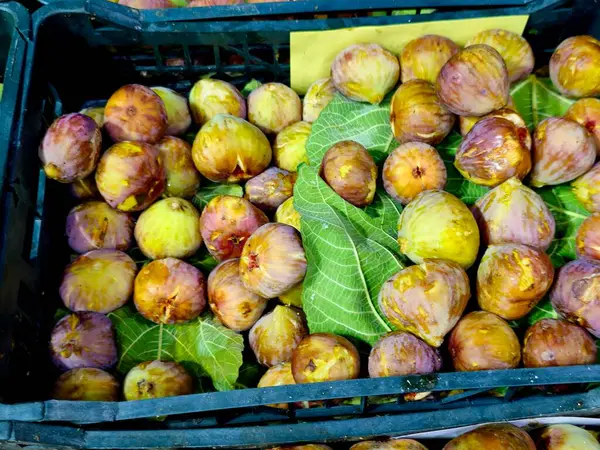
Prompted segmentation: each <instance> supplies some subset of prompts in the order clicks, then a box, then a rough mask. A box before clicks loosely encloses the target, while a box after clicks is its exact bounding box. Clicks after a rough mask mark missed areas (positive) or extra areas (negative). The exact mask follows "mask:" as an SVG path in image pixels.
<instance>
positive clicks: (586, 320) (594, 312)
mask: <svg viewBox="0 0 600 450" xmlns="http://www.w3.org/2000/svg"><path fill="white" fill-rule="evenodd" d="M550 301H551V302H552V306H553V307H554V309H555V310H556V311H557V312H558V313H559V314H560V315H561V316H563V317H564V318H565V319H567V320H568V321H569V322H573V323H576V324H579V325H581V326H582V327H584V328H585V329H586V330H588V331H589V332H590V333H592V334H593V335H594V336H596V337H597V338H600V261H595V260H592V259H577V260H575V261H570V262H568V263H567V264H565V265H564V266H563V267H561V268H560V269H559V271H558V276H557V278H556V282H555V283H554V286H553V287H552V290H551V291H550Z"/></svg>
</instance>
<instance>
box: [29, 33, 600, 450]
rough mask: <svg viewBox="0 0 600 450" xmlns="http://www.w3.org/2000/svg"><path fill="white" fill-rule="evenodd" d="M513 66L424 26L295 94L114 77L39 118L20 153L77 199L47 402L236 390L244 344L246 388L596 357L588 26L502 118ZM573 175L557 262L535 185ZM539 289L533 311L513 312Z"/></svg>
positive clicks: (514, 78)
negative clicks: (108, 88) (540, 86)
mask: <svg viewBox="0 0 600 450" xmlns="http://www.w3.org/2000/svg"><path fill="white" fill-rule="evenodd" d="M574 61H576V63H575V62H574ZM533 69H534V58H533V52H532V50H531V47H530V46H529V44H528V43H527V42H526V41H525V40H524V39H523V38H522V37H520V36H518V35H515V34H514V33H511V32H508V31H504V30H489V31H485V32H482V33H479V34H478V35H476V36H474V37H473V38H472V39H471V40H470V41H469V42H468V43H467V45H466V46H465V48H464V49H461V48H460V47H459V46H458V45H456V44H455V43H454V42H452V41H451V40H449V39H447V38H444V37H440V36H434V35H427V36H423V37H421V38H418V39H416V40H414V41H412V42H410V43H409V44H408V45H406V47H405V48H404V50H403V51H402V53H401V55H400V56H399V57H397V56H395V55H393V54H392V53H390V52H389V51H387V50H385V49H384V48H382V47H381V46H379V45H377V44H358V45H353V46H350V47H348V48H346V49H344V50H343V51H342V52H340V53H339V54H338V55H337V57H336V58H335V60H334V61H333V62H332V66H331V78H327V79H323V80H318V81H316V82H315V83H314V84H312V85H311V86H310V88H309V89H308V91H307V93H306V95H305V96H304V99H303V100H301V99H300V97H299V96H298V94H297V93H296V92H294V91H293V90H292V89H291V88H289V87H287V86H285V85H283V84H281V83H266V84H260V83H254V84H253V89H252V90H251V92H250V93H249V95H248V96H247V98H246V97H244V95H242V94H241V93H240V91H238V89H237V88H236V87H234V86H233V85H232V84H230V83H228V82H226V81H222V80H216V79H211V78H204V79H201V80H200V81H198V82H197V83H196V84H195V85H194V86H193V88H192V89H191V91H190V92H189V103H188V101H187V100H186V98H185V97H183V96H182V95H180V94H179V93H177V92H175V91H173V90H171V89H168V88H165V87H153V88H148V87H145V86H142V85H137V84H131V85H126V86H123V87H121V88H120V89H118V90H117V91H116V92H115V93H114V94H113V95H112V96H111V97H110V98H109V99H108V102H107V103H106V105H105V106H104V107H100V108H88V109H85V110H82V111H81V112H79V113H71V114H66V115H64V116H62V117H59V118H58V119H57V120H56V121H55V122H54V123H53V124H52V125H51V126H50V128H49V129H48V131H47V133H46V135H45V137H44V139H43V141H42V143H41V145H40V149H39V155H40V159H41V161H42V164H43V168H44V171H45V173H46V175H47V177H48V178H51V179H54V180H57V181H58V182H61V183H70V185H71V186H70V187H71V192H72V194H73V195H74V196H75V197H76V198H77V199H79V200H82V201H83V203H81V204H79V205H77V206H75V207H74V208H73V209H72V210H71V211H70V213H69V214H68V217H67V220H66V235H67V239H68V244H69V246H70V248H71V249H72V250H73V251H74V252H76V253H77V254H78V256H77V257H76V258H75V259H74V260H73V261H72V263H71V264H70V265H68V267H66V269H65V272H64V276H63V280H62V283H61V285H60V292H59V293H60V297H61V299H62V301H63V303H64V305H65V306H66V307H67V308H68V309H69V310H70V313H69V314H68V315H66V316H65V317H63V318H62V319H61V320H60V321H59V322H58V323H57V324H56V326H55V328H54V330H53V332H52V336H51V341H50V350H51V355H52V360H53V362H54V364H55V365H56V367H57V368H58V369H59V370H60V371H62V372H64V373H63V374H62V375H61V376H60V377H59V379H58V381H57V382H56V385H55V389H54V392H53V397H54V398H58V399H72V400H118V399H119V398H125V399H126V400H134V399H143V398H156V397H164V396H172V395H182V394H189V393H191V392H194V390H195V389H196V387H195V385H197V383H198V380H199V379H200V378H210V379H211V381H212V383H213V386H214V387H215V388H216V389H230V388H234V387H239V385H236V384H235V383H236V380H237V377H238V375H239V368H240V365H241V364H242V358H241V353H242V350H243V346H244V345H243V340H244V338H246V337H247V342H248V346H249V348H250V349H251V350H252V352H253V354H254V357H255V360H256V361H257V362H258V364H260V365H262V366H264V367H267V368H268V370H267V371H266V373H264V375H263V376H262V378H261V379H260V381H259V382H258V386H259V387H266V386H277V385H286V384H295V383H313V382H320V381H334V380H347V379H353V378H357V377H359V376H361V375H363V374H364V375H368V376H370V377H382V376H396V375H407V374H427V373H432V372H437V371H441V370H443V369H444V368H445V364H444V361H443V359H442V353H441V352H440V350H439V349H440V347H441V346H442V345H444V343H445V344H446V346H447V348H448V350H449V361H446V364H448V363H450V362H451V363H452V366H453V367H454V369H455V370H457V371H477V370H488V369H491V370H493V369H507V368H515V367H518V366H519V365H520V364H521V361H522V363H523V365H524V366H525V367H548V366H565V365H579V364H592V363H595V361H596V354H597V350H596V344H595V341H594V338H593V337H592V335H593V336H595V337H600V281H599V280H600V244H598V242H600V241H599V239H600V238H599V237H598V236H596V233H598V232H599V231H600V228H599V227H600V194H599V193H600V165H594V163H595V161H596V159H597V155H598V154H599V153H600V100H598V99H596V98H593V97H595V96H599V95H600V42H599V41H597V40H595V39H594V38H592V37H589V36H577V37H573V38H570V39H567V40H566V41H564V42H563V43H562V44H561V45H560V46H559V47H558V48H557V50H556V51H555V52H554V54H553V56H552V58H551V60H550V66H549V70H550V76H551V80H552V82H553V83H554V86H555V89H557V90H558V92H556V91H555V90H548V91H547V92H549V95H551V96H553V98H555V99H559V101H561V102H563V103H564V104H566V105H568V110H566V109H567V108H566V109H565V110H566V114H565V115H564V117H547V118H545V119H544V120H541V121H539V120H538V121H537V123H536V120H537V119H536V118H534V119H532V117H533V116H536V117H537V118H539V115H540V114H541V112H542V111H541V110H540V109H539V108H538V109H534V110H533V112H532V110H531V108H532V106H531V105H530V110H529V111H526V112H523V111H522V112H519V111H518V110H519V106H520V103H521V102H520V100H519V101H518V98H517V95H516V94H515V92H517V90H519V89H521V88H522V86H523V83H526V82H527V80H530V79H532V77H533V76H532V75H530V74H531V73H532V71H533ZM533 79H535V77H533ZM399 80H400V81H401V84H400V85H399V86H398V87H397V89H396V90H395V92H394V93H393V96H392V90H394V88H396V86H397V85H398V82H399ZM511 83H512V85H513V89H512V91H511ZM538 83H539V81H538ZM548 89H549V88H548ZM553 89H554V88H553ZM511 93H512V94H513V96H512V97H511ZM388 94H390V95H388ZM569 97H570V98H581V99H580V100H578V101H574V100H570V99H569ZM583 97H585V98H583ZM561 105H562V103H561ZM352 108H358V110H359V114H357V115H356V116H353V115H352V114H354V113H351V112H350V111H352ZM340 111H341V112H340ZM382 113H383V116H384V117H385V119H384V120H385V122H380V121H379V119H374V121H373V122H371V121H370V119H368V120H365V121H364V123H362V124H361V123H360V120H359V118H360V117H378V118H380V117H383V116H382ZM526 113H527V114H526ZM530 113H531V114H530ZM526 116H527V120H526ZM532 120H533V122H532ZM532 123H533V127H532ZM455 126H456V127H457V128H459V129H460V134H462V135H463V137H462V138H460V137H459V139H458V140H455V142H456V149H455V152H454V154H453V156H454V158H453V161H451V163H450V164H448V161H447V160H446V158H445V157H442V155H441V153H442V147H443V146H448V145H449V144H447V143H448V142H449V140H452V134H453V133H454V134H457V133H456V132H454V131H453V128H454V127H455ZM194 127H198V130H197V132H192V134H193V136H192V137H193V145H190V144H189V143H188V142H186V140H185V139H182V137H185V136H189V135H190V133H189V130H190V129H194ZM531 132H533V135H532V134H531ZM457 135H458V134H457ZM178 136H179V137H178ZM382 136H383V137H384V139H383V140H384V141H386V143H385V146H386V147H385V148H383V151H382V147H381V145H380V144H379V141H380V140H381V139H382ZM388 136H389V138H388ZM107 141H109V142H110V145H105V144H106V142H107ZM324 141H325V142H331V145H329V144H327V145H323V144H322V143H323V142H324ZM103 145H104V146H103ZM104 147H108V148H107V149H104ZM436 147H437V148H436ZM272 163H274V165H273V166H271V164H272ZM452 163H453V164H452ZM571 181H573V192H572V193H573V194H574V195H575V196H576V197H577V199H578V200H579V202H581V204H582V205H583V206H581V205H579V206H578V207H580V208H581V209H583V207H585V208H587V209H588V210H589V211H591V212H592V213H594V214H592V215H589V217H588V218H586V219H585V220H582V223H581V225H580V226H579V227H578V230H577V236H576V239H575V238H573V239H572V241H573V245H575V244H576V252H577V256H579V258H578V259H576V260H574V261H569V262H567V263H566V264H557V263H556V259H554V258H553V256H552V255H549V254H548V253H547V251H548V249H549V248H550V247H551V245H555V244H556V242H557V241H559V240H561V239H562V237H559V236H558V235H557V229H558V228H559V226H560V227H562V226H563V224H562V223H560V222H558V221H557V220H555V217H554V215H553V212H552V211H551V210H550V207H549V205H548V204H547V202H546V201H545V199H544V197H543V195H545V194H544V193H543V191H542V190H540V188H541V187H543V186H556V185H562V184H564V183H569V182H571ZM241 185H243V191H242V188H241ZM457 185H459V186H460V189H457V188H456V186H457ZM527 185H530V186H532V187H533V188H530V187H528V186H527ZM207 186H208V187H209V190H208V191H207V190H204V191H203V189H205V188H206V187H207ZM562 187H565V186H561V188H562ZM566 188H567V189H568V191H569V193H571V187H570V186H566ZM444 189H445V190H444ZM459 191H460V192H462V193H464V192H468V195H462V194H461V195H459ZM561 192H562V191H561ZM223 193H225V194H223ZM467 197H468V198H470V199H471V200H472V201H467ZM574 202H577V200H574ZM467 203H468V205H467ZM469 206H471V207H469ZM400 211H401V213H400ZM562 211H563V213H568V212H569V211H566V212H565V210H562ZM572 214H577V215H579V216H580V217H585V216H581V215H580V214H579V213H578V212H573V213H572ZM586 215H587V213H586ZM271 219H273V220H274V221H271ZM390 224H391V226H390ZM396 239H397V240H396ZM565 241H566V240H565ZM134 243H135V244H134ZM203 251H204V252H207V254H206V256H205V257H199V256H198V255H201V254H202V252H203ZM135 252H138V253H139V252H141V254H143V255H144V258H145V260H144V261H142V262H141V263H139V264H136V261H134V259H133V258H132V255H133V254H134V253H135ZM562 256H564V257H569V256H570V253H569V252H568V251H565V252H563V255H562ZM574 256H575V255H574V252H573V257H574ZM199 258H202V262H201V263H199V262H198V261H199ZM571 259H573V258H571ZM207 261H208V262H207ZM410 262H412V263H414V265H409V264H410ZM476 263H477V264H476ZM555 266H562V267H555ZM347 269H348V270H351V271H348V270H347ZM555 269H558V270H555ZM203 271H204V273H203ZM209 272H210V273H209ZM349 274H350V275H349ZM353 274H355V275H353ZM472 291H474V294H475V295H473V300H471V302H470V303H471V304H470V305H469V300H470V299H471V298H472V296H471V292H472ZM548 293H549V296H550V300H551V306H548V308H549V309H550V311H551V313H550V314H549V315H547V316H545V317H538V320H535V321H533V320H528V318H529V317H531V316H530V314H531V313H532V311H533V310H534V308H536V306H537V305H538V304H540V302H544V301H545V300H544V299H545V297H546V296H547V294H548ZM132 298H133V304H134V306H135V309H133V308H131V306H129V305H128V302H129V300H130V299H132ZM476 305H478V307H479V308H476ZM207 306H208V308H207ZM327 308H329V310H328V309H327ZM335 308H339V310H340V311H341V312H340V314H339V316H336V315H335V314H332V313H331V312H328V311H334V309H335ZM354 308H358V309H357V310H356V313H355V312H354V311H355V310H354ZM476 309H478V310H476ZM208 311H210V312H208ZM363 311H364V312H363ZM348 315H350V316H352V317H351V319H349V320H346V318H347V317H348ZM540 319H541V320H540ZM523 320H525V322H523ZM523 323H525V324H527V326H528V328H527V330H526V332H525V334H524V339H523V340H522V342H523V344H521V340H520V338H519V335H518V330H517V332H515V329H518V328H519V327H522V326H523ZM246 332H247V333H246ZM153 333H156V334H153ZM205 333H211V335H210V337H209V335H208V334H205ZM115 334H116V336H115ZM146 334H148V336H150V335H152V336H156V337H155V338H152V339H150V340H146V341H144V340H143V339H144V335H146ZM167 335H168V336H169V340H168V344H167V340H166V339H167ZM348 338H349V339H350V340H349V339H348ZM351 340H352V341H353V342H351ZM361 341H362V343H367V344H370V345H371V346H372V348H371V351H370V355H369V357H368V364H367V365H366V366H365V365H364V364H363V365H362V367H363V368H365V367H366V369H365V370H363V371H362V372H361V357H360V354H359V351H358V350H357V347H356V346H355V344H357V345H358V343H359V342H361ZM362 343H361V345H362ZM140 347H143V348H140ZM219 352H223V353H219ZM232 355H233V356H232ZM115 366H116V372H118V373H119V374H122V375H125V377H124V382H123V388H122V389H121V388H120V386H119V383H118V381H117V379H116V377H114V376H113V375H111V374H110V373H108V372H107V371H111V370H112V369H114V368H115ZM223 380H227V383H224V382H223ZM254 385H256V383H255V384H254ZM246 387H247V385H246ZM273 406H275V407H280V408H287V405H285V404H283V405H273ZM307 406H314V405H312V404H309V405H307ZM452 448H454V447H452ZM457 448H458V447H457Z"/></svg>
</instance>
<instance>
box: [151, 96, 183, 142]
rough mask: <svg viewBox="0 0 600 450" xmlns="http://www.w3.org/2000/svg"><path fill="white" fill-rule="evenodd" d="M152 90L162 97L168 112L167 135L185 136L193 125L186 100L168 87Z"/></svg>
mask: <svg viewBox="0 0 600 450" xmlns="http://www.w3.org/2000/svg"><path fill="white" fill-rule="evenodd" d="M151 89H152V91H154V93H156V94H157V95H158V96H159V97H160V99H161V100H162V101H163V103H164V105H165V109H166V110H167V130H166V131H165V134H166V135H168V136H180V135H182V134H184V133H185V132H186V131H187V130H188V128H189V127H190V125H191V124H192V116H191V115H190V109H189V108H188V102H187V100H186V98H185V97H184V96H183V95H181V94H179V93H177V92H175V91H174V90H173V89H169V88H166V87H161V86H156V87H153V88H151Z"/></svg>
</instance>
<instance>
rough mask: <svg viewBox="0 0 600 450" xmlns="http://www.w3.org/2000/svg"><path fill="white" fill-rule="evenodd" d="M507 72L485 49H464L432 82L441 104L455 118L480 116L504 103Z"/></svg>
mask: <svg viewBox="0 0 600 450" xmlns="http://www.w3.org/2000/svg"><path fill="white" fill-rule="evenodd" d="M508 88H509V81H508V71H507V69H506V64H505V63H504V60H503V59H502V56H500V54H499V53H498V52H497V51H496V50H494V49H493V48H492V47H490V46H489V45H484V44H479V45H472V46H470V47H467V48H465V49H464V50H462V51H461V52H459V53H457V54H456V55H454V56H452V57H451V58H450V59H449V60H448V62H447V63H446V64H444V67H442V70H441V71H440V74H439V76H438V78H437V81H436V90H437V93H438V96H439V98H440V100H441V101H442V103H443V104H444V105H446V107H447V108H448V109H449V110H450V111H452V112H453V113H454V114H458V115H459V116H483V115H485V114H489V113H491V112H492V111H495V110H497V109H500V108H503V107H504V106H505V105H506V103H507V102H508Z"/></svg>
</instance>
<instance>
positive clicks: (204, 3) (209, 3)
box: [187, 0, 246, 8]
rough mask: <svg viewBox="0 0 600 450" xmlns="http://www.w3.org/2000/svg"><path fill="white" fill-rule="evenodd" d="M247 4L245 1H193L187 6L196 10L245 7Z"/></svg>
mask: <svg viewBox="0 0 600 450" xmlns="http://www.w3.org/2000/svg"><path fill="white" fill-rule="evenodd" d="M245 3H246V2H245V1H244V0H193V1H191V2H190V3H188V5H187V6H188V8H194V7H198V6H225V5H243V4H245Z"/></svg>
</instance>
